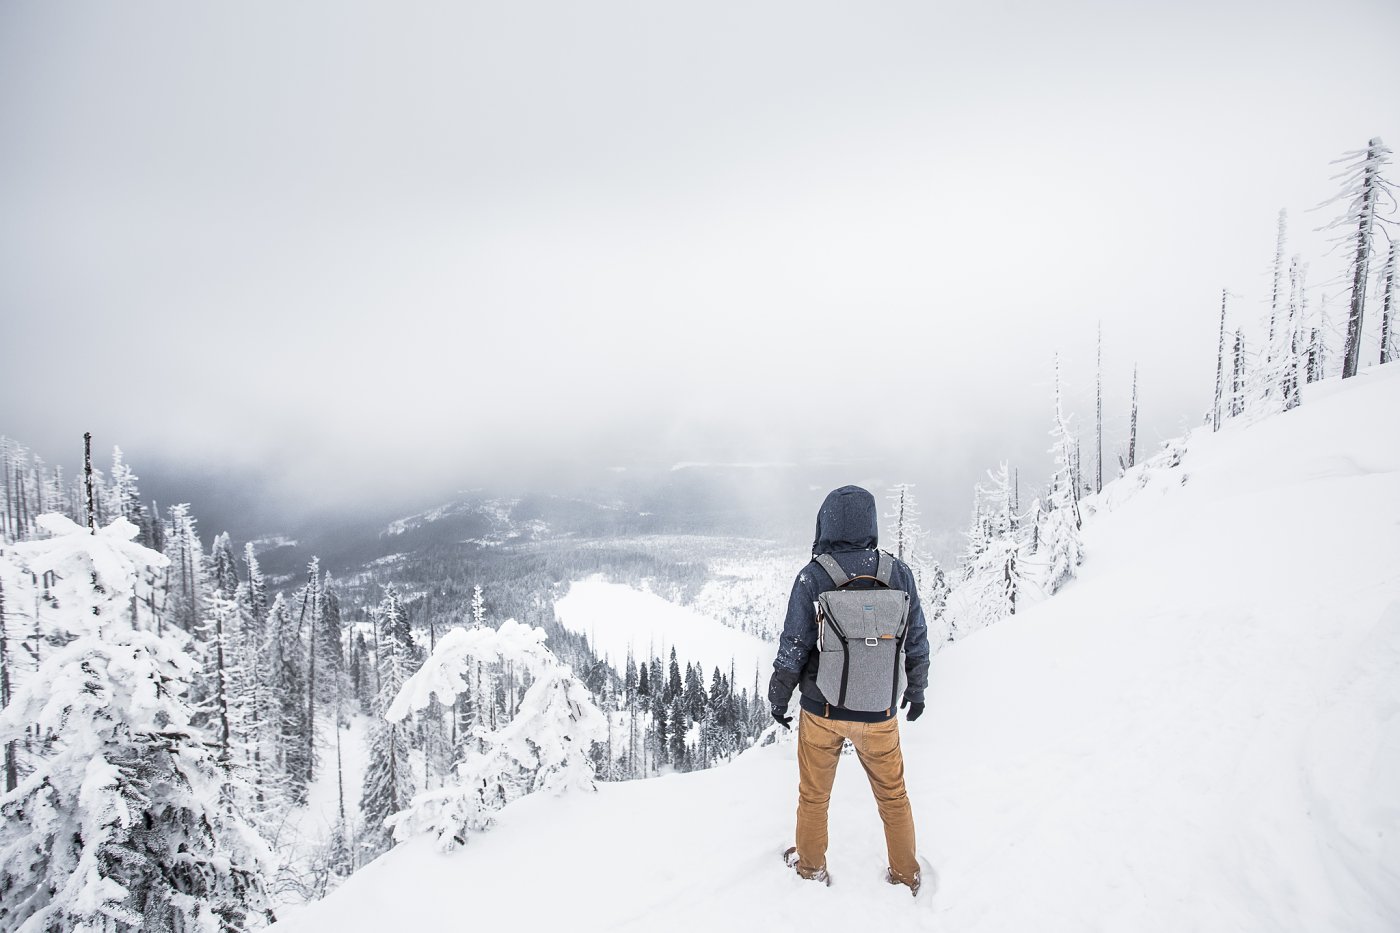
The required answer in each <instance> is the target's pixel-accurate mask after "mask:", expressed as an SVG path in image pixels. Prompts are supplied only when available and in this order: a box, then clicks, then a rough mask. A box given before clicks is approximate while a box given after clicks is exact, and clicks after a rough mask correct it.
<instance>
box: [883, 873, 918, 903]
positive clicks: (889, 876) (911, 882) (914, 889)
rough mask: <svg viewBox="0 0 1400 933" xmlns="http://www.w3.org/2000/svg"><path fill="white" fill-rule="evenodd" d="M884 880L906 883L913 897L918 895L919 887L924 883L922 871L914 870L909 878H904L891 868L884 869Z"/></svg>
mask: <svg viewBox="0 0 1400 933" xmlns="http://www.w3.org/2000/svg"><path fill="white" fill-rule="evenodd" d="M885 880H886V881H888V882H889V883H890V884H904V885H908V886H909V893H910V894H912V895H914V896H915V897H917V896H918V894H919V888H920V887H921V886H922V885H923V883H924V878H923V872H921V871H916V872H914V877H913V878H912V879H911V878H906V877H904V876H903V875H900V874H897V873H896V872H895V870H894V869H893V868H886V869H885Z"/></svg>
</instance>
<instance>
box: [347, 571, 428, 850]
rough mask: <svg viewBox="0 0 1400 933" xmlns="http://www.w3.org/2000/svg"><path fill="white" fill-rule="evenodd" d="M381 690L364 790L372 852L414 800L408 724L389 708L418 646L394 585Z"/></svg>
mask: <svg viewBox="0 0 1400 933" xmlns="http://www.w3.org/2000/svg"><path fill="white" fill-rule="evenodd" d="M379 632H380V635H379V658H378V663H379V684H380V687H379V695H378V697H376V699H375V721H374V730H373V732H372V733H371V735H370V742H369V767H368V768H366V769H365V782H364V788H363V791H362V793H361V795H360V813H361V815H362V816H363V818H364V821H365V825H364V835H365V838H364V843H365V845H366V846H368V847H369V848H370V849H371V850H372V851H374V852H380V851H383V850H384V849H387V848H388V847H389V846H390V845H392V843H393V832H392V830H391V829H390V828H389V827H388V826H387V825H386V822H385V821H386V820H388V819H389V817H391V816H393V815H394V814H396V813H398V812H400V811H402V810H404V809H406V808H407V807H408V805H409V802H410V801H411V800H412V799H413V794H414V790H415V788H414V785H413V770H412V767H411V765H410V764H409V750H408V732H409V725H408V723H406V722H402V721H398V720H394V721H391V720H388V719H386V718H385V713H387V712H388V710H389V707H390V706H392V705H393V703H394V700H395V699H396V698H397V697H398V695H399V693H400V691H402V690H403V687H404V684H406V683H407V682H408V679H409V677H410V676H411V675H412V673H413V670H412V668H413V666H414V647H413V641H412V637H411V635H410V634H409V631H408V625H407V621H406V615H405V613H404V611H403V606H402V604H401V603H400V601H399V594H398V591H397V590H395V589H394V587H393V586H389V587H387V588H386V589H385V593H384V599H383V601H382V602H381V603H380V604H379Z"/></svg>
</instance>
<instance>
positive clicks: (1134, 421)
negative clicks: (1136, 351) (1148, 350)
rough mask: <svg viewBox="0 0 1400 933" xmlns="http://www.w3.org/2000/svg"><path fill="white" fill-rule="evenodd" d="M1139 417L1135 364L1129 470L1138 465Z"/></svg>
mask: <svg viewBox="0 0 1400 933" xmlns="http://www.w3.org/2000/svg"><path fill="white" fill-rule="evenodd" d="M1137 415H1138V393H1137V364H1136V363H1134V364H1133V410H1132V414H1131V415H1130V416H1129V419H1128V469H1130V470H1131V469H1132V468H1133V466H1134V464H1136V463H1137Z"/></svg>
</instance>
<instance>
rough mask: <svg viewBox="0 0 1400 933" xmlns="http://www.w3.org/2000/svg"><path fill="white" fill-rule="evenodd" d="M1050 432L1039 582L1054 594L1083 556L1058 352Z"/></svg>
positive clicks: (1070, 438) (1072, 574)
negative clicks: (1050, 460) (1050, 462)
mask: <svg viewBox="0 0 1400 933" xmlns="http://www.w3.org/2000/svg"><path fill="white" fill-rule="evenodd" d="M1050 434H1051V436H1052V437H1053V438H1054V443H1053V444H1052V445H1051V448H1050V452H1051V453H1052V454H1054V457H1055V473H1054V475H1053V476H1052V478H1051V481H1050V496H1049V501H1048V502H1047V506H1048V511H1047V514H1046V517H1045V532H1044V535H1043V538H1042V541H1043V544H1042V549H1041V550H1042V552H1043V553H1044V555H1045V563H1046V566H1045V573H1044V579H1043V584H1042V585H1043V587H1044V589H1045V591H1046V593H1048V594H1052V595H1053V594H1054V593H1055V592H1056V591H1058V590H1059V589H1060V588H1061V587H1063V586H1064V585H1065V583H1067V582H1069V580H1070V579H1071V578H1072V577H1073V576H1074V574H1075V570H1076V568H1078V566H1079V564H1080V562H1081V561H1082V560H1083V544H1082V542H1081V540H1080V536H1079V530H1080V528H1081V526H1082V524H1083V522H1082V520H1081V518H1080V515H1079V504H1078V502H1076V501H1075V496H1074V491H1073V488H1072V484H1073V481H1074V480H1073V474H1072V473H1071V470H1070V464H1071V463H1072V456H1073V455H1072V454H1071V452H1070V451H1071V449H1072V448H1071V445H1072V443H1073V435H1072V433H1071V431H1070V428H1069V424H1068V419H1066V417H1065V413H1064V406H1063V404H1062V402H1061V399H1060V359H1059V357H1058V356H1056V357H1055V423H1054V426H1053V427H1052V428H1051V430H1050Z"/></svg>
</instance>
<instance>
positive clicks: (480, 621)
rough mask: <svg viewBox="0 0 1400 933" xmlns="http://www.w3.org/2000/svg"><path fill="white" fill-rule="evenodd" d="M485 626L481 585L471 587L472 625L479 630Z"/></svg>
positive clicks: (484, 601) (484, 607)
mask: <svg viewBox="0 0 1400 933" xmlns="http://www.w3.org/2000/svg"><path fill="white" fill-rule="evenodd" d="M485 624H486V599H485V597H484V596H482V593H481V584H480V583H478V584H476V585H475V586H473V587H472V625H474V626H476V627H477V628H481V627H482V626H483V625H485Z"/></svg>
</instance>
